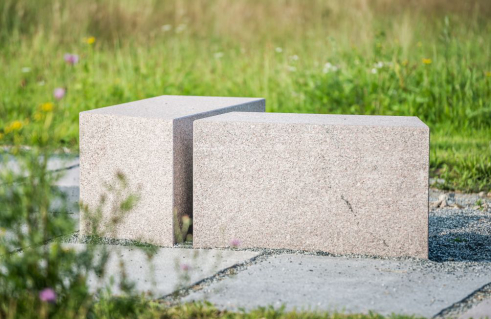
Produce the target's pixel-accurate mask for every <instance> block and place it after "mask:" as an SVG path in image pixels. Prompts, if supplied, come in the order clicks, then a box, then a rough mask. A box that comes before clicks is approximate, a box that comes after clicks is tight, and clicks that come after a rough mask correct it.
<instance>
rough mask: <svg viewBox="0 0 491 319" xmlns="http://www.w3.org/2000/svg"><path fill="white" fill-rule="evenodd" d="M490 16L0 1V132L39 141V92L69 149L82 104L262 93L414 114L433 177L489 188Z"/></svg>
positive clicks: (423, 4) (144, 0) (352, 8)
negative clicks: (424, 134) (71, 57)
mask: <svg viewBox="0 0 491 319" xmlns="http://www.w3.org/2000/svg"><path fill="white" fill-rule="evenodd" d="M490 16H491V2H490V1H487V0H480V1H478V0H469V1H461V0H412V1H408V0H400V1H396V0H372V1H368V0H350V1H337V0H332V1H329V0H323V1H320V0H298V1H292V0H271V1H260V0H192V1H191V0H168V1H157V0H139V1H137V0H120V1H116V0H85V1H75V0H67V1H59V0H3V1H0V72H1V74H2V77H0V115H1V116H0V144H3V145H11V144H15V143H17V144H19V143H21V144H25V145H29V144H35V143H37V140H36V138H37V137H35V136H34V135H33V134H32V132H33V131H34V130H35V128H36V127H39V125H42V123H43V122H42V121H38V120H37V119H39V117H40V113H42V112H43V111H42V110H41V108H40V105H41V104H42V103H46V102H53V103H55V107H54V111H53V112H55V116H54V124H55V125H56V129H57V130H58V131H59V133H60V134H58V135H59V136H63V138H62V139H59V140H53V141H51V142H52V143H53V145H56V146H59V147H66V148H69V149H70V150H72V151H74V152H78V112H80V111H83V110H88V109H93V108H99V107H103V106H108V105H113V104H119V103H123V102H128V101H133V100H138V99H143V98H147V97H153V96H158V95H164V94H179V95H220V96H252V97H265V98H266V99H267V110H268V111H271V112H299V113H300V112H301V113H342V114H380V115H413V116H418V117H420V118H421V119H422V120H423V121H425V122H426V123H427V124H428V125H429V126H430V127H431V174H432V175H433V176H436V177H439V178H442V179H444V180H445V182H443V183H442V184H441V185H439V187H442V188H447V189H460V190H464V191H480V190H486V191H488V190H490V189H491V59H490V57H491V41H490V40H491V21H490V19H489V17H490ZM91 36H93V37H95V42H94V43H92V44H89V43H87V41H86V38H87V37H91ZM65 53H74V54H78V55H79V56H80V62H79V63H77V64H76V65H68V64H67V63H66V62H65V61H64V59H63V56H64V54H65ZM328 63H329V64H328ZM57 87H63V88H66V89H67V94H66V96H65V97H64V98H63V99H62V100H60V101H56V100H55V99H54V97H53V90H54V89H55V88H57ZM14 121H20V122H21V123H22V128H21V130H22V133H23V134H22V139H20V140H19V139H17V140H14V139H13V135H12V134H9V129H8V128H9V126H10V125H11V123H13V122H14Z"/></svg>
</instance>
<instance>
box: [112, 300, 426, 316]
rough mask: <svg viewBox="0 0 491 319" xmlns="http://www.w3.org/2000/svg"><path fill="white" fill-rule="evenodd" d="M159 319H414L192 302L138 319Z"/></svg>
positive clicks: (151, 308)
mask: <svg viewBox="0 0 491 319" xmlns="http://www.w3.org/2000/svg"><path fill="white" fill-rule="evenodd" d="M147 317H148V318H161V319H178V318H203V319H222V318H223V319H239V318H240V319H256V318H264V319H294V318H295V319H297V318H298V319H384V318H391V319H416V318H418V317H414V316H403V315H395V314H394V315H391V316H382V315H378V314H376V313H368V314H343V313H335V312H332V313H329V312H323V311H317V312H315V311H301V310H291V311H286V310H285V308H284V307H281V308H273V307H260V308H255V309H253V310H249V311H245V310H242V311H237V312H234V311H227V310H218V309H217V308H215V306H213V305H212V304H210V303H208V302H193V303H187V304H181V305H177V306H173V307H162V305H159V304H156V303H153V304H150V305H148V306H147V307H146V308H145V309H144V310H143V311H142V313H140V314H139V318H147ZM104 318H105V317H104Z"/></svg>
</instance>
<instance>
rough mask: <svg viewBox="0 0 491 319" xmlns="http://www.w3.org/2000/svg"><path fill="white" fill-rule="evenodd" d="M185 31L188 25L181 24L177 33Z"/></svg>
mask: <svg viewBox="0 0 491 319" xmlns="http://www.w3.org/2000/svg"><path fill="white" fill-rule="evenodd" d="M184 30H186V25H185V24H180V25H178V26H177V28H176V33H181V32H182V31H184Z"/></svg>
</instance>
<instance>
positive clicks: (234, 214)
mask: <svg viewBox="0 0 491 319" xmlns="http://www.w3.org/2000/svg"><path fill="white" fill-rule="evenodd" d="M428 169H429V128H428V127H427V126H426V125H425V124H424V123H423V122H421V121H420V120H419V119H418V118H416V117H390V116H346V115H313V114H274V113H249V114H247V113H239V112H237V113H228V114H223V115H219V116H215V117H211V118H207V119H202V120H199V121H196V122H195V123H194V226H193V227H194V228H193V230H194V234H193V240H194V246H195V247H222V246H228V245H229V243H230V241H231V240H232V239H237V240H239V241H240V242H241V243H242V247H264V248H288V249H301V250H321V251H326V252H331V253H336V254H346V253H354V254H366V255H382V256H413V257H420V258H427V257H428Z"/></svg>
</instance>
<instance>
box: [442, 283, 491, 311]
mask: <svg viewBox="0 0 491 319" xmlns="http://www.w3.org/2000/svg"><path fill="white" fill-rule="evenodd" d="M488 298H491V282H490V283H488V284H486V285H484V286H482V287H481V288H479V289H477V290H475V291H473V292H472V293H471V294H469V295H468V296H467V297H465V298H464V299H462V300H461V301H458V302H456V303H454V304H453V305H451V306H450V307H447V308H445V309H442V311H440V312H439V313H437V314H436V315H434V316H433V319H448V318H458V317H459V315H461V314H463V313H464V312H466V311H467V310H469V309H471V308H472V307H474V306H475V305H476V304H478V303H479V302H481V301H483V300H485V299H488Z"/></svg>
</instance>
